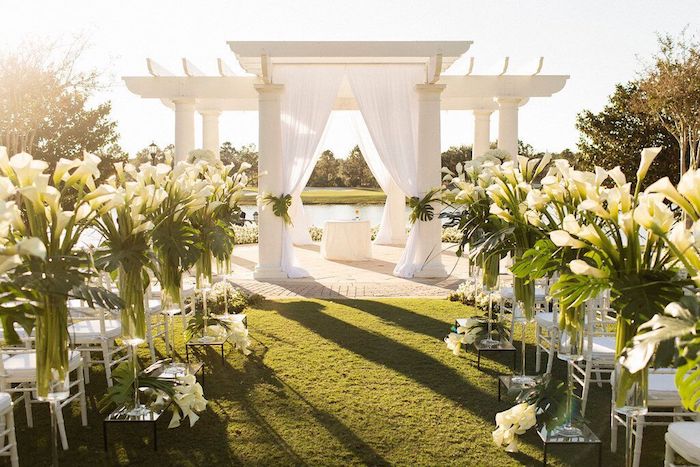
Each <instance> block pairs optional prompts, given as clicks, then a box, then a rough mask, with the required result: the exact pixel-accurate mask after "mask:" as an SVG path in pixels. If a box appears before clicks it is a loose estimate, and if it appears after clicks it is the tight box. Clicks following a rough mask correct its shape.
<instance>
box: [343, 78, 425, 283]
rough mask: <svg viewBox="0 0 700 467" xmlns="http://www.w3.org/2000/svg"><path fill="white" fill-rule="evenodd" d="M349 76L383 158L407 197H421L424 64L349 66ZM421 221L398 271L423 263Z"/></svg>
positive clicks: (408, 274)
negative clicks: (420, 257) (419, 146)
mask: <svg viewBox="0 0 700 467" xmlns="http://www.w3.org/2000/svg"><path fill="white" fill-rule="evenodd" d="M347 77H348V81H349V82H350V86H351V88H352V92H353V94H354V95H355V99H356V100H357V104H358V106H359V108H360V112H362V117H363V118H364V120H365V122H366V124H367V128H368V130H369V133H370V135H371V136H372V141H373V142H374V145H375V146H376V148H377V151H378V153H379V157H380V158H381V160H382V162H383V164H384V167H386V169H387V171H388V172H389V174H390V175H391V178H392V179H393V180H394V181H395V182H396V184H397V185H398V186H399V188H401V190H402V191H403V192H404V194H405V195H407V196H418V195H419V191H418V180H417V175H418V164H417V151H416V148H417V134H418V97H417V94H416V91H415V86H416V84H419V83H422V82H424V81H425V79H424V78H425V68H424V67H423V66H422V65H416V66H412V65H395V66H387V65H351V66H348V67H347ZM420 229H421V222H416V224H414V226H413V227H412V228H411V232H410V234H409V236H408V241H407V242H406V248H405V249H404V252H403V255H401V258H400V259H399V262H398V263H397V264H396V267H395V268H394V275H396V276H399V277H413V274H414V273H415V272H416V271H417V270H419V269H420V267H421V266H422V264H420V263H419V260H418V259H417V258H416V253H417V246H418V239H419V232H420Z"/></svg>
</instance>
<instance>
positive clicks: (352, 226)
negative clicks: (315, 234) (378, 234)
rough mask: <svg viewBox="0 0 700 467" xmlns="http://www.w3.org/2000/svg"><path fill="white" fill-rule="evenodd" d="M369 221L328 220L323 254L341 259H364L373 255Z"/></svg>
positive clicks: (323, 255)
mask: <svg viewBox="0 0 700 467" xmlns="http://www.w3.org/2000/svg"><path fill="white" fill-rule="evenodd" d="M371 240H372V234H371V232H370V226H369V221H326V222H325V223H324V224H323V239H322V240H321V256H322V257H323V258H325V259H334V260H339V261H362V260H367V259H370V258H371V257H372V243H371Z"/></svg>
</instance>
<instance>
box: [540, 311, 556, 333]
mask: <svg viewBox="0 0 700 467" xmlns="http://www.w3.org/2000/svg"><path fill="white" fill-rule="evenodd" d="M535 322H536V323H537V325H538V326H540V327H543V328H547V329H549V328H553V327H554V326H557V323H555V322H554V313H552V312H549V311H545V312H541V313H537V314H536V315H535Z"/></svg>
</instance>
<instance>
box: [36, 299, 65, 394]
mask: <svg viewBox="0 0 700 467" xmlns="http://www.w3.org/2000/svg"><path fill="white" fill-rule="evenodd" d="M35 328H36V380H37V398H38V399H39V400H43V401H54V402H55V401H62V400H65V399H66V398H67V397H68V396H69V395H70V382H69V379H68V374H69V372H70V370H69V366H68V348H69V337H68V305H67V303H66V299H65V297H59V296H53V295H46V296H45V297H44V299H43V300H42V310H41V313H39V314H37V317H36V321H35Z"/></svg>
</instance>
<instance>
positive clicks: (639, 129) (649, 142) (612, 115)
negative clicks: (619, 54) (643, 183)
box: [576, 81, 679, 181]
mask: <svg viewBox="0 0 700 467" xmlns="http://www.w3.org/2000/svg"><path fill="white" fill-rule="evenodd" d="M638 92H639V84H638V83H637V82H636V81H631V82H629V83H627V84H618V85H617V86H616V87H615V92H614V93H613V94H612V95H611V96H610V97H609V100H608V103H607V105H606V106H605V107H604V108H603V110H601V111H600V112H598V113H593V112H591V111H590V110H584V111H583V112H581V113H579V114H578V116H577V117H576V128H578V130H579V131H580V132H581V136H580V138H579V141H578V148H579V150H580V151H581V156H580V159H579V161H578V162H579V165H580V168H581V169H584V170H590V169H592V168H593V167H594V166H596V165H597V166H600V167H603V168H605V169H611V168H613V167H614V166H616V165H619V166H620V168H621V169H622V171H623V172H624V173H625V175H626V176H627V179H628V180H635V174H636V171H637V166H638V165H639V153H640V151H641V150H642V149H643V148H645V147H653V146H661V147H663V148H664V149H663V150H662V151H661V153H660V154H659V156H658V157H657V159H656V161H655V162H654V163H653V164H652V166H651V167H650V168H649V175H648V176H647V180H652V181H653V180H657V179H658V178H660V177H663V176H668V177H669V178H670V179H671V180H673V181H677V180H678V173H679V163H678V152H679V149H678V142H677V141H676V139H675V138H674V137H673V135H671V133H669V132H668V130H666V129H665V128H664V127H663V126H662V125H661V124H660V123H659V122H658V121H657V120H656V119H655V118H654V117H653V116H651V115H649V114H648V113H646V112H642V111H639V110H638V109H636V108H635V106H634V104H633V102H634V100H635V99H636V98H637V97H636V95H637V93H638Z"/></svg>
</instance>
